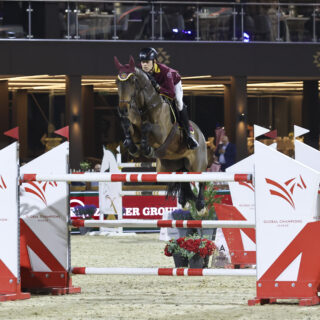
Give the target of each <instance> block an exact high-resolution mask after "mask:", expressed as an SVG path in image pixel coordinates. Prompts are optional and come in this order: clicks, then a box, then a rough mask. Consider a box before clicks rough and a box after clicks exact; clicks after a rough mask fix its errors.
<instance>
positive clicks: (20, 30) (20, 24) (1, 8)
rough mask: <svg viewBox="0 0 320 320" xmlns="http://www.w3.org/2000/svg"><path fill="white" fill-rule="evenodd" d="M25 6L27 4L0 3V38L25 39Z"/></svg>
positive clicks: (26, 28)
mask: <svg viewBox="0 0 320 320" xmlns="http://www.w3.org/2000/svg"><path fill="white" fill-rule="evenodd" d="M27 5H28V3H27V2H24V3H19V2H1V3H0V38H9V39H15V38H26V36H27V32H28V24H27V20H26V8H27Z"/></svg>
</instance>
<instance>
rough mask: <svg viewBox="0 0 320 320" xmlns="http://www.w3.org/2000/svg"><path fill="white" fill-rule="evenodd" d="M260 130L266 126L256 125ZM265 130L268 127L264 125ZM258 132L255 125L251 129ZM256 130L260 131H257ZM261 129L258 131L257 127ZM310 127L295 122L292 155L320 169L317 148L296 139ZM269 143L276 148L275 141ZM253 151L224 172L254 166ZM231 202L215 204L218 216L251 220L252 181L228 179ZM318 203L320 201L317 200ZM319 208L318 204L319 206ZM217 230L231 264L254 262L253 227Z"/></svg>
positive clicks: (224, 218)
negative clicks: (244, 181) (242, 181)
mask: <svg viewBox="0 0 320 320" xmlns="http://www.w3.org/2000/svg"><path fill="white" fill-rule="evenodd" d="M259 129H260V130H263V129H265V128H262V127H259ZM265 130H266V132H265V133H267V132H268V129H265ZM254 131H255V133H256V132H257V126H255V129H254ZM258 132H259V131H258ZM260 132H261V131H260ZM308 132H309V130H307V129H305V128H302V127H299V126H296V125H295V126H294V138H295V140H294V144H295V159H296V160H298V161H299V162H302V163H304V164H306V165H308V166H309V167H311V168H313V169H315V170H317V171H320V152H319V150H316V149H314V148H312V147H310V146H308V145H306V144H304V143H303V142H302V141H299V140H297V138H298V137H300V136H301V135H303V134H306V133H308ZM269 147H274V148H276V144H273V145H271V146H269ZM253 166H254V155H251V156H249V157H247V158H245V159H243V160H242V161H240V162H238V163H236V164H235V165H233V166H231V167H229V168H228V169H227V172H238V173H239V172H245V171H248V170H253ZM228 184H229V189H230V194H231V197H232V201H233V205H232V206H230V205H225V204H215V207H216V213H217V217H218V219H219V220H246V221H251V222H254V220H255V212H254V185H253V184H247V183H241V182H240V183H236V182H229V183H228ZM319 203H320V202H319ZM319 209H320V208H319ZM318 212H319V210H318ZM219 231H220V230H218V231H217V236H216V245H217V246H218V248H219V247H221V248H222V250H223V252H226V255H227V257H228V258H229V259H230V262H231V265H232V266H233V267H240V268H241V267H247V266H248V265H255V264H256V239H255V230H254V229H244V230H242V229H231V228H224V229H222V230H221V231H220V232H219Z"/></svg>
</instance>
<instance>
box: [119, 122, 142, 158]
mask: <svg viewBox="0 0 320 320" xmlns="http://www.w3.org/2000/svg"><path fill="white" fill-rule="evenodd" d="M121 126H122V129H123V132H124V136H125V140H124V142H123V145H124V147H125V148H127V149H128V151H129V153H130V154H131V155H132V156H137V155H138V154H139V150H138V148H137V146H136V145H135V144H134V142H133V140H132V137H131V132H130V127H131V122H130V120H129V119H128V117H121Z"/></svg>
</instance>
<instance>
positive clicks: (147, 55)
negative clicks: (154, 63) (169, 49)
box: [139, 48, 158, 61]
mask: <svg viewBox="0 0 320 320" xmlns="http://www.w3.org/2000/svg"><path fill="white" fill-rule="evenodd" d="M157 57H158V52H157V50H156V49H154V48H143V49H141V50H140V53H139V59H140V61H143V60H153V59H157Z"/></svg>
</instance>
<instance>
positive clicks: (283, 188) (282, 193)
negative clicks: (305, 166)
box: [265, 175, 307, 209]
mask: <svg viewBox="0 0 320 320" xmlns="http://www.w3.org/2000/svg"><path fill="white" fill-rule="evenodd" d="M265 179H266V182H267V184H269V185H270V186H272V188H271V189H270V190H269V191H270V194H271V195H272V196H276V197H280V198H282V199H284V200H285V201H286V202H288V203H289V204H290V206H291V207H292V208H293V209H295V204H294V201H293V192H294V190H295V188H296V187H297V188H299V189H302V190H305V189H307V186H306V184H305V182H304V181H303V179H302V177H301V175H300V176H299V178H292V179H289V180H288V181H285V182H284V183H283V185H281V184H280V183H278V182H276V181H274V180H271V179H268V178H265Z"/></svg>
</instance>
